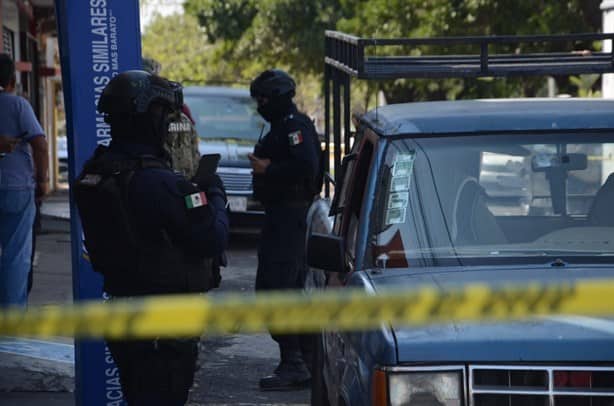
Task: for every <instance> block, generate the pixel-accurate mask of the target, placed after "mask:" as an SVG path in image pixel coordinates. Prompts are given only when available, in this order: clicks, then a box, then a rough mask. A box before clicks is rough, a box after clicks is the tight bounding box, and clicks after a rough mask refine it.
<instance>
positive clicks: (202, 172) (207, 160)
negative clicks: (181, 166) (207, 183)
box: [194, 154, 222, 182]
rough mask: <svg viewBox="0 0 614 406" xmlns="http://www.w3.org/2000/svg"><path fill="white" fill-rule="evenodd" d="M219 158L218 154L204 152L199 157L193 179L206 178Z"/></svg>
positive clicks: (212, 172) (215, 166) (215, 168)
mask: <svg viewBox="0 0 614 406" xmlns="http://www.w3.org/2000/svg"><path fill="white" fill-rule="evenodd" d="M221 158H222V156H221V155H220V154H205V155H203V156H202V157H200V161H199V162H198V169H197V170H196V175H195V176H194V180H195V181H196V182H198V181H199V180H203V179H206V178H207V177H208V176H209V175H212V174H214V173H215V171H216V170H217V165H218V164H219V162H220V159H221Z"/></svg>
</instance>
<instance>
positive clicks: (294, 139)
mask: <svg viewBox="0 0 614 406" xmlns="http://www.w3.org/2000/svg"><path fill="white" fill-rule="evenodd" d="M288 140H289V141H290V145H298V144H300V143H302V142H303V134H301V132H300V130H299V131H294V132H293V133H290V134H288Z"/></svg>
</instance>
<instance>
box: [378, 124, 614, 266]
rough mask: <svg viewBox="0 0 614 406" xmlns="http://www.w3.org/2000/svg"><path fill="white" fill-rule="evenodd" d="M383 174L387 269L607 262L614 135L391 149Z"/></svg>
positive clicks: (409, 144)
mask: <svg viewBox="0 0 614 406" xmlns="http://www.w3.org/2000/svg"><path fill="white" fill-rule="evenodd" d="M380 171H381V172H380V176H379V178H378V179H379V181H378V186H377V188H378V189H377V194H376V201H375V210H373V212H372V213H373V214H372V216H373V217H374V218H372V220H373V221H372V227H371V228H372V230H371V231H372V232H371V234H372V237H373V238H371V241H372V246H371V250H370V253H371V254H372V255H373V259H374V260H375V259H376V258H378V259H379V260H380V261H381V260H384V261H386V266H387V267H407V266H410V267H412V266H437V265H441V266H446V265H473V264H475V265H482V264H483V265H486V264H490V263H493V262H496V263H509V264H515V263H547V262H548V261H557V260H560V261H569V262H572V261H577V263H587V262H614V209H613V208H614V134H611V133H589V134H587V133H565V134H562V133H550V134H543V133H540V134H509V135H501V134H496V135H480V136H449V137H429V138H404V139H396V140H393V141H391V142H390V144H389V146H388V147H387V151H386V154H385V162H384V164H383V165H382V166H381V168H380Z"/></svg>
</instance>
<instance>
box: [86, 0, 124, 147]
mask: <svg viewBox="0 0 614 406" xmlns="http://www.w3.org/2000/svg"><path fill="white" fill-rule="evenodd" d="M89 4H90V16H89V20H90V32H91V34H92V37H91V38H92V41H91V50H92V65H91V66H92V73H94V76H93V78H92V82H93V83H92V84H93V85H94V105H95V106H98V101H99V100H100V95H101V94H102V91H103V90H104V88H105V86H106V85H107V84H108V83H109V82H110V81H111V78H112V77H113V76H115V75H117V73H118V72H119V41H118V37H119V31H118V28H117V23H118V18H117V17H115V16H114V15H113V13H112V12H111V10H109V9H108V8H107V0H90V3H89ZM110 141H111V127H110V126H109V124H108V123H106V122H105V121H104V116H103V115H102V114H100V113H99V112H96V142H97V143H98V144H99V145H100V144H102V145H109V142H110Z"/></svg>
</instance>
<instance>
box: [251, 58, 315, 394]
mask: <svg viewBox="0 0 614 406" xmlns="http://www.w3.org/2000/svg"><path fill="white" fill-rule="evenodd" d="M295 90H296V84H295V82H294V80H293V79H292V77H290V76H289V75H288V74H287V73H286V72H284V71H281V70H277V69H270V70H267V71H264V72H262V73H261V74H260V75H259V76H258V77H256V79H254V80H253V82H252V83H251V87H250V91H251V96H252V97H253V98H254V99H255V100H256V101H257V103H258V112H259V113H260V115H261V116H262V117H263V118H264V119H265V120H267V121H269V122H270V123H271V129H270V131H269V133H267V134H266V135H265V136H264V137H262V138H261V139H260V140H259V142H258V144H257V145H256V147H255V149H254V153H253V154H250V156H249V158H250V161H251V164H252V168H253V185H254V196H255V197H256V198H257V199H258V200H260V201H261V202H262V203H263V205H264V207H265V219H264V226H263V229H262V234H261V239H260V245H259V247H258V270H257V275H256V290H257V291H260V292H262V291H267V290H282V289H283V290H286V289H301V288H302V287H303V284H304V278H305V275H306V272H305V271H306V263H305V233H306V224H305V223H306V216H307V210H308V208H309V205H310V203H311V202H312V201H313V198H314V196H315V195H316V194H318V193H319V189H318V186H317V178H318V174H319V172H320V170H321V168H320V166H321V165H320V144H319V140H318V137H317V134H316V131H315V128H314V125H313V123H312V121H311V119H309V117H307V116H306V115H305V114H303V113H301V112H299V111H298V110H297V108H296V105H295V104H294V102H293V101H292V98H293V97H294V95H295ZM272 337H273V339H274V340H275V341H277V343H278V344H279V349H280V358H281V361H280V363H279V365H278V366H277V368H275V370H274V372H273V374H272V375H270V376H267V377H265V378H262V379H261V380H260V388H261V389H263V390H288V389H293V388H302V387H305V386H307V385H308V384H309V381H310V378H311V376H310V373H309V369H308V367H311V359H310V357H311V345H310V340H309V338H308V337H306V336H300V335H280V334H272Z"/></svg>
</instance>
